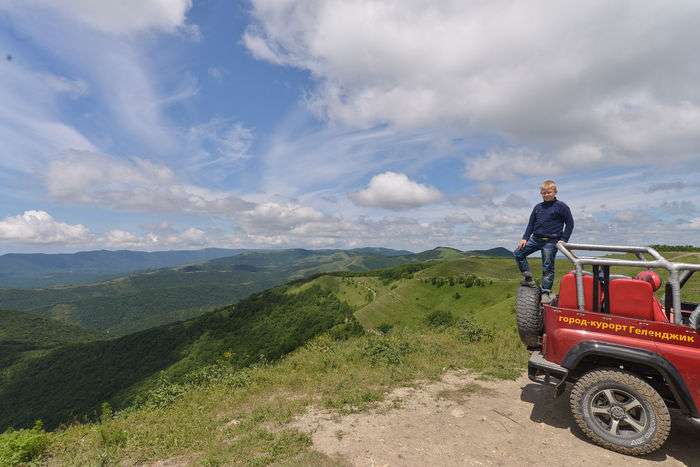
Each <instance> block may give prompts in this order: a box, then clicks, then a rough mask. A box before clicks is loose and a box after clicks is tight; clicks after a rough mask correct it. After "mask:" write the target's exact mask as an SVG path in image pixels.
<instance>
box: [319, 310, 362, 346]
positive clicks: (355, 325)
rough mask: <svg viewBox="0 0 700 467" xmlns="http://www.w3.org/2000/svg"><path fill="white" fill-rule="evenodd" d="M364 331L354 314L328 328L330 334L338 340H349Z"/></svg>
mask: <svg viewBox="0 0 700 467" xmlns="http://www.w3.org/2000/svg"><path fill="white" fill-rule="evenodd" d="M364 333H365V329H364V328H363V327H362V325H361V324H360V323H359V322H358V321H357V319H355V317H354V316H350V317H348V318H346V319H345V322H344V323H341V324H336V325H335V326H333V327H332V328H330V329H329V330H328V334H329V335H330V336H331V337H332V338H333V339H335V340H337V341H344V340H348V339H350V338H351V337H356V336H361V335H362V334H364Z"/></svg>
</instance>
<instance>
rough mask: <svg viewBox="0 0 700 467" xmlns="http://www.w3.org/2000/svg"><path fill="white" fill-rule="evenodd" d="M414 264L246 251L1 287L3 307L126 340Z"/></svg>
mask: <svg viewBox="0 0 700 467" xmlns="http://www.w3.org/2000/svg"><path fill="white" fill-rule="evenodd" d="M415 260H416V259H415V258H413V257H412V256H405V255H403V256H387V255H386V254H384V252H382V254H379V253H376V252H374V253H373V252H369V253H364V254H359V253H356V252H352V251H348V252H346V251H340V250H319V251H311V250H301V249H296V250H278V251H247V252H243V253H240V254H238V255H236V256H230V257H226V258H218V259H214V260H211V261H207V262H204V263H199V264H193V265H188V266H183V267H178V268H166V269H157V270H153V271H148V272H143V273H135V274H131V275H129V276H126V277H120V278H117V279H113V280H110V281H106V282H99V283H96V284H87V285H78V286H66V287H51V288H45V289H29V290H26V289H0V308H7V309H13V310H20V311H27V312H30V313H34V314H37V315H40V316H44V317H47V318H52V319H55V320H57V321H61V322H63V323H66V324H71V325H76V326H80V327H83V328H86V329H91V330H95V331H100V332H105V333H107V334H108V335H110V336H121V335H125V334H129V333H132V332H136V331H139V330H142V329H147V328H150V327H154V326H159V325H161V324H166V323H170V322H174V321H180V320H184V319H189V318H192V317H195V316H199V315H201V314H202V313H205V312H206V311H209V310H212V309H214V308H216V307H221V306H225V305H228V304H231V303H235V302H237V301H238V300H240V299H242V298H244V297H247V296H248V295H250V294H252V293H255V292H259V291H261V290H265V289H268V288H270V287H274V286H276V285H279V284H281V283H284V282H286V281H288V280H293V279H298V278H302V277H306V276H310V275H313V274H317V273H322V272H330V271H367V270H370V269H377V268H382V267H389V266H393V265H398V264H403V263H406V262H411V261H415Z"/></svg>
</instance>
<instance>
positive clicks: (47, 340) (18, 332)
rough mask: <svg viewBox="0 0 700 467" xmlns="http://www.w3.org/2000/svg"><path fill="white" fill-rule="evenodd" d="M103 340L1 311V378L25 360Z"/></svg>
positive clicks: (82, 331)
mask: <svg viewBox="0 0 700 467" xmlns="http://www.w3.org/2000/svg"><path fill="white" fill-rule="evenodd" d="M100 337H102V336H101V335H100V334H98V333H95V332H91V331H87V330H85V329H82V328H79V327H77V326H70V325H66V324H63V323H60V322H58V321H54V320H51V319H46V318H42V317H40V316H35V315H31V314H29V313H21V312H17V311H10V310H0V375H1V374H2V370H3V369H4V368H6V367H9V366H11V365H13V364H15V363H16V362H18V361H19V360H20V359H22V358H26V357H31V356H36V355H40V354H43V353H46V352H47V351H48V350H49V349H52V348H55V347H59V346H61V345H66V344H73V343H77V342H87V341H90V340H95V339H99V338H100Z"/></svg>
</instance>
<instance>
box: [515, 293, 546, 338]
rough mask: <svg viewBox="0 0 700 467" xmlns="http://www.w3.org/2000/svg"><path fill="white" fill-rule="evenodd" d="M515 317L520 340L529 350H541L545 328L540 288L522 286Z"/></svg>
mask: <svg viewBox="0 0 700 467" xmlns="http://www.w3.org/2000/svg"><path fill="white" fill-rule="evenodd" d="M515 315H516V321H517V324H518V334H519V335H520V340H522V341H523V344H525V346H526V347H527V348H528V349H537V348H539V347H540V336H541V335H542V328H543V326H542V309H541V307H540V290H539V288H536V287H528V286H520V288H519V289H518V298H517V300H516V303H515Z"/></svg>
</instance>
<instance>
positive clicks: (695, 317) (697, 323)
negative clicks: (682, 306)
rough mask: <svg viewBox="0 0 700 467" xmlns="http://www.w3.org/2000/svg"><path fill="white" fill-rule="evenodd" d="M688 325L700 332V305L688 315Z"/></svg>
mask: <svg viewBox="0 0 700 467" xmlns="http://www.w3.org/2000/svg"><path fill="white" fill-rule="evenodd" d="M688 324H690V327H691V328H693V329H695V330H696V331H700V305H698V306H697V307H695V310H694V311H693V312H692V313H691V314H690V319H689V320H688Z"/></svg>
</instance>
